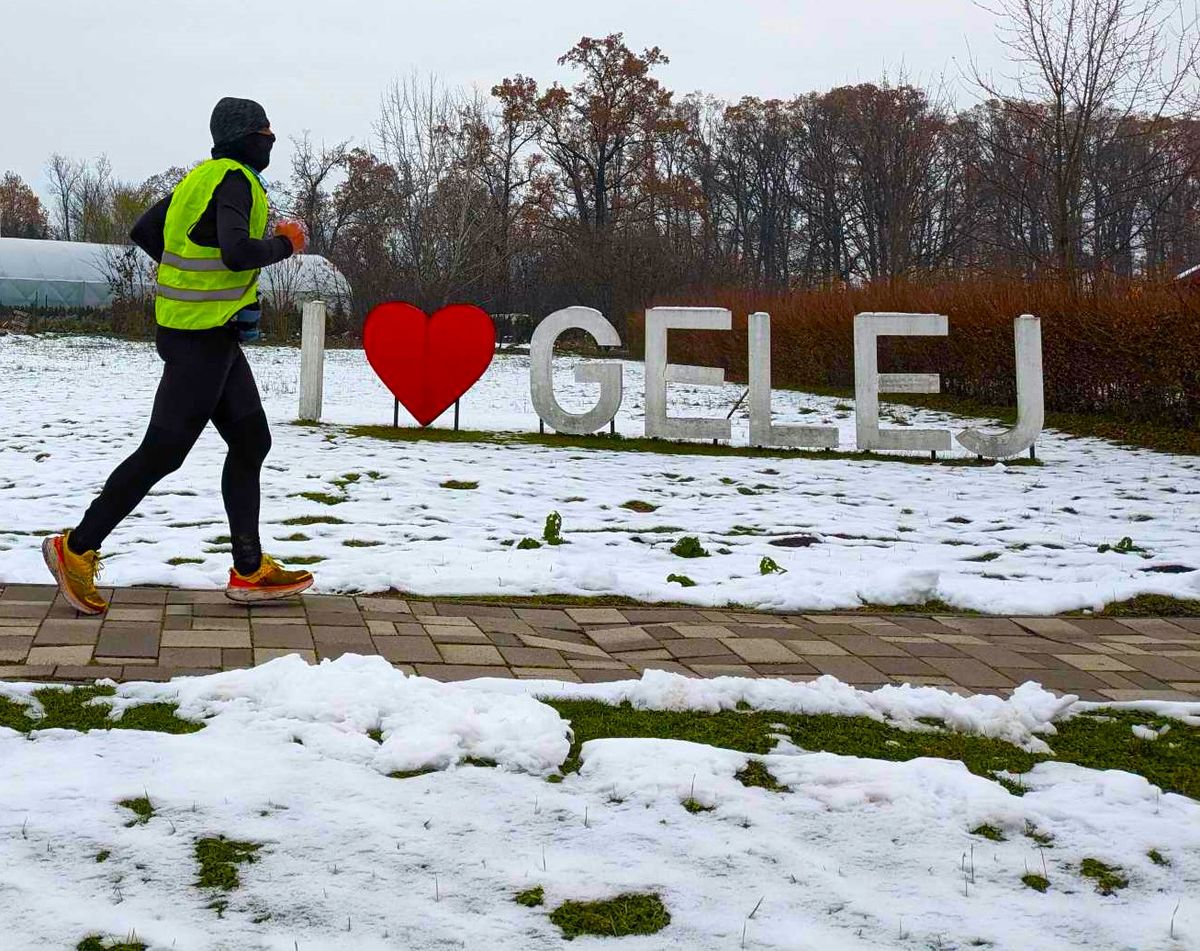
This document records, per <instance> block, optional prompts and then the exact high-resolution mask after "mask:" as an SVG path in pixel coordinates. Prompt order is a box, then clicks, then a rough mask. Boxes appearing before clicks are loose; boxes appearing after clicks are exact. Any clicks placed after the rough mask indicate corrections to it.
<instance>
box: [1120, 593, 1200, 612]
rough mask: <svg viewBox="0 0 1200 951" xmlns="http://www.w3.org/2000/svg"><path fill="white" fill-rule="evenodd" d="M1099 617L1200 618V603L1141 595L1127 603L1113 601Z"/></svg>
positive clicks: (1127, 600) (1158, 595)
mask: <svg viewBox="0 0 1200 951" xmlns="http://www.w3.org/2000/svg"><path fill="white" fill-rule="evenodd" d="M1096 616H1098V617H1200V601H1196V600H1190V599H1185V598H1173V597H1170V596H1169V595H1165V594H1139V595H1138V596H1137V597H1135V598H1128V599H1126V600H1125V601H1112V602H1110V603H1109V604H1106V605H1105V606H1104V610H1103V611H1101V612H1100V613H1099V615H1096Z"/></svg>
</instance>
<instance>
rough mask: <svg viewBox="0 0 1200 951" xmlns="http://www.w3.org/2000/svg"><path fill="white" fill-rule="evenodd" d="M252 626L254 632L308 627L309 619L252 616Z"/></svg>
mask: <svg viewBox="0 0 1200 951" xmlns="http://www.w3.org/2000/svg"><path fill="white" fill-rule="evenodd" d="M250 626H251V627H252V628H254V630H256V631H257V630H259V629H260V628H275V627H308V619H307V618H302V617H256V616H251V618H250Z"/></svg>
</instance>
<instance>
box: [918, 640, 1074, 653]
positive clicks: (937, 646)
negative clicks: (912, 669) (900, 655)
mask: <svg viewBox="0 0 1200 951" xmlns="http://www.w3.org/2000/svg"><path fill="white" fill-rule="evenodd" d="M931 636H932V635H931ZM1055 646H1056V647H1057V645H1055ZM904 649H905V650H906V651H908V653H910V654H912V655H913V656H914V657H963V656H965V655H964V654H963V652H962V651H961V650H959V649H958V648H957V647H955V646H954V645H953V644H943V643H942V642H941V641H936V640H935V641H932V642H931V643H928V644H926V643H919V642H915V641H910V642H909V643H907V644H905V645H904Z"/></svg>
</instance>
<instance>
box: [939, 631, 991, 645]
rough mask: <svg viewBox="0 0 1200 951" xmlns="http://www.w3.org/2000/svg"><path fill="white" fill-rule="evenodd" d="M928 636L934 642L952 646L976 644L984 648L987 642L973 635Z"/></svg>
mask: <svg viewBox="0 0 1200 951" xmlns="http://www.w3.org/2000/svg"><path fill="white" fill-rule="evenodd" d="M929 636H930V637H932V638H933V639H934V640H935V641H939V642H940V643H942V644H952V645H959V644H976V645H978V646H979V647H984V646H986V645H987V641H985V640H984V639H983V638H982V637H976V636H975V635H974V634H937V633H933V634H930V635H929Z"/></svg>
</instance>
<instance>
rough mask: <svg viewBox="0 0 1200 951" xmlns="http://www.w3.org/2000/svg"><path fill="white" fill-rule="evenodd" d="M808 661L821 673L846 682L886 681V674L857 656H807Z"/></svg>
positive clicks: (873, 682)
mask: <svg viewBox="0 0 1200 951" xmlns="http://www.w3.org/2000/svg"><path fill="white" fill-rule="evenodd" d="M807 660H808V662H809V663H810V664H812V665H813V667H815V668H816V669H817V670H818V671H820V672H821V673H823V674H832V675H833V676H834V677H837V679H838V680H841V681H843V682H844V683H848V684H883V683H887V682H888V679H889V678H888V677H887V675H886V674H884V673H882V672H881V671H879V670H877V669H876V668H875V667H872V666H871V665H870V664H868V663H867V662H866V661H865V660H862V659H860V658H858V657H850V656H846V657H823V656H816V657H809V658H807Z"/></svg>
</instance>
